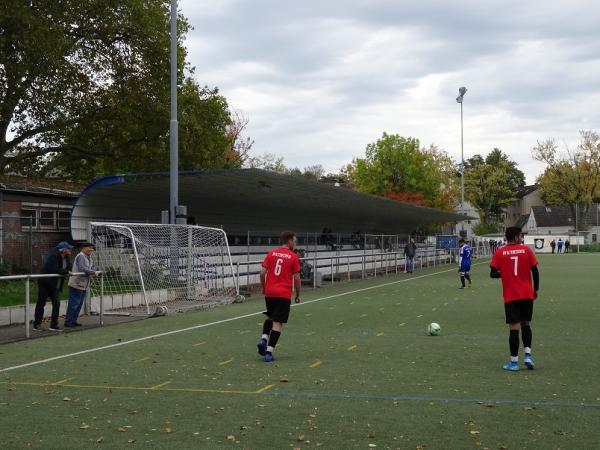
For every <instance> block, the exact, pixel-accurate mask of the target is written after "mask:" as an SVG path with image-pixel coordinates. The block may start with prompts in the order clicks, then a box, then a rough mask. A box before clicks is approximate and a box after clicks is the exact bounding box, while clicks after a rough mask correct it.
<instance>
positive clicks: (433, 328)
mask: <svg viewBox="0 0 600 450" xmlns="http://www.w3.org/2000/svg"><path fill="white" fill-rule="evenodd" d="M441 330H442V327H440V324H438V323H435V322H432V323H430V324H429V325H427V332H428V333H429V334H430V335H431V336H437V335H438V334H440V331H441Z"/></svg>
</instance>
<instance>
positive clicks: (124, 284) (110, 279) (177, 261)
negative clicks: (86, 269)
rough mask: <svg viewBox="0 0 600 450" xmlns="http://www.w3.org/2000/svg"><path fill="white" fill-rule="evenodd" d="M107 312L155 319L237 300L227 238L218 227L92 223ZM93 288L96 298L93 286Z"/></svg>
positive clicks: (234, 273) (235, 279)
mask: <svg viewBox="0 0 600 450" xmlns="http://www.w3.org/2000/svg"><path fill="white" fill-rule="evenodd" d="M89 236H90V241H91V242H92V243H93V244H94V245H95V246H96V254H95V255H94V258H95V261H96V263H97V265H98V267H99V269H100V270H102V271H103V273H104V280H103V283H104V291H105V292H104V303H105V309H106V310H107V311H109V313H114V314H124V315H152V314H157V313H159V314H160V313H164V312H165V311H167V310H168V311H172V310H175V311H184V310H188V309H199V308H206V307H212V306H218V305H221V304H227V303H232V302H234V301H236V299H237V298H238V297H239V286H238V280H237V274H236V272H235V271H234V266H233V262H232V259H231V252H230V250H229V244H228V242H227V235H226V233H225V231H224V230H222V229H220V228H211V227H202V226H196V225H180V224H176V225H172V224H150V223H127V222H90V223H89ZM97 284H99V283H94V284H92V296H93V294H94V290H95V289H94V287H97Z"/></svg>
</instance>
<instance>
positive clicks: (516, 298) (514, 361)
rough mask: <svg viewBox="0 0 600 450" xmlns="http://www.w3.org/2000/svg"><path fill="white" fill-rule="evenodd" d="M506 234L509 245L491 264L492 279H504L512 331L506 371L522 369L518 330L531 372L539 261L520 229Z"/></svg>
mask: <svg viewBox="0 0 600 450" xmlns="http://www.w3.org/2000/svg"><path fill="white" fill-rule="evenodd" d="M505 234H506V241H507V242H508V244H507V245H505V246H504V247H501V248H499V249H498V250H496V252H495V253H494V256H493V257H492V262H491V263H490V268H491V271H490V277H492V278H501V279H502V292H503V296H504V312H505V315H506V323H507V324H508V326H509V329H510V336H509V339H508V344H509V347H510V361H509V362H508V363H507V364H505V365H504V366H503V369H505V370H512V371H517V370H519V330H520V331H521V338H522V339H523V347H525V357H524V359H523V362H524V363H525V365H526V366H527V368H528V369H533V368H534V367H535V366H534V364H533V359H532V357H531V339H532V333H531V326H530V322H531V318H532V316H533V301H534V300H535V299H536V298H537V292H538V289H539V287H540V273H539V271H538V267H537V264H538V261H537V258H536V257H535V254H534V253H533V251H532V250H531V249H530V248H529V247H527V246H526V245H523V244H521V228H518V227H509V228H507V229H506V232H505ZM532 276H533V285H532V284H531V281H532Z"/></svg>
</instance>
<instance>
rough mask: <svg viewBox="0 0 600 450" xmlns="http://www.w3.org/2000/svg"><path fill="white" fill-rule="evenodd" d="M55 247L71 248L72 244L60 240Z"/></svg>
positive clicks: (60, 248)
mask: <svg viewBox="0 0 600 450" xmlns="http://www.w3.org/2000/svg"><path fill="white" fill-rule="evenodd" d="M56 248H57V249H59V250H62V249H63V248H67V249H69V250H70V249H72V248H73V246H72V245H71V244H69V243H68V242H65V241H62V242H59V243H58V245H57V246H56Z"/></svg>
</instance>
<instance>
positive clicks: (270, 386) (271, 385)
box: [255, 384, 275, 394]
mask: <svg viewBox="0 0 600 450" xmlns="http://www.w3.org/2000/svg"><path fill="white" fill-rule="evenodd" d="M273 386H275V385H274V384H267V385H266V386H265V387H263V388H260V389H259V390H258V391H256V392H255V394H260V393H262V392H265V391H268V390H269V389H271V388H272V387H273Z"/></svg>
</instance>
